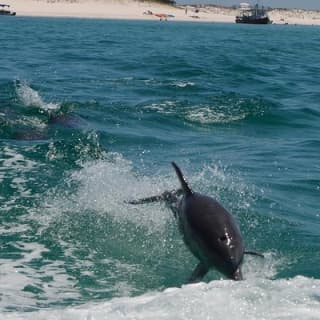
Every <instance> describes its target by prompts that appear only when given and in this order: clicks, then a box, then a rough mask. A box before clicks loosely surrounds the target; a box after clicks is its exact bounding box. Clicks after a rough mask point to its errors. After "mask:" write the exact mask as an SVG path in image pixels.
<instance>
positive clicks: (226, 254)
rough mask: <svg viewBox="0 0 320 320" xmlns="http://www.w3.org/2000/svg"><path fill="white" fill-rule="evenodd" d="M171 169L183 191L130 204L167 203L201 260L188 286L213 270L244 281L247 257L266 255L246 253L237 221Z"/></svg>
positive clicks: (186, 238) (170, 192)
mask: <svg viewBox="0 0 320 320" xmlns="http://www.w3.org/2000/svg"><path fill="white" fill-rule="evenodd" d="M172 165H173V167H174V169H175V172H176V174H177V177H178V179H179V181H180V184H181V189H178V190H175V191H166V192H164V193H163V194H161V195H158V196H153V197H149V198H144V199H140V200H133V201H129V203H130V204H141V203H151V202H156V201H165V202H166V203H167V204H168V205H169V207H170V209H171V210H172V211H173V212H174V215H175V218H176V219H177V221H178V226H179V230H180V232H181V234H182V237H183V240H184V242H185V244H186V246H187V247H188V248H189V250H190V251H191V252H192V254H193V255H194V256H195V257H196V258H197V259H198V260H199V263H198V265H197V266H196V268H195V269H194V271H193V273H192V274H191V277H190V278H189V281H188V282H189V283H193V282H198V281H201V280H202V278H203V277H204V276H205V275H206V274H207V272H208V271H209V270H210V269H211V268H215V269H217V270H218V271H219V272H221V273H222V274H223V275H225V276H226V277H227V278H229V279H233V280H243V276H242V271H241V265H242V262H243V257H244V254H251V255H256V256H260V257H263V255H262V254H260V253H257V252H255V251H246V250H245V248H244V243H243V239H242V236H241V233H240V229H239V227H238V225H237V223H236V221H235V219H234V217H233V216H232V215H231V214H230V213H229V212H228V211H227V210H226V209H225V208H224V207H223V206H222V205H221V204H220V203H219V202H218V201H217V200H215V199H214V198H212V197H209V196H206V195H202V194H200V193H197V192H194V191H193V190H192V189H191V188H190V186H189V185H188V183H187V181H186V179H185V177H184V176H183V174H182V172H181V170H180V168H179V167H178V166H177V165H176V164H175V163H174V162H172ZM181 195H182V198H181V199H179V196H181Z"/></svg>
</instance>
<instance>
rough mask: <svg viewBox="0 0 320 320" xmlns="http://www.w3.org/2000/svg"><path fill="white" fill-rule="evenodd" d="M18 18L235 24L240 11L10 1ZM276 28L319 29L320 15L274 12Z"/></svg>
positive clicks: (92, 0) (117, 2)
mask: <svg viewBox="0 0 320 320" xmlns="http://www.w3.org/2000/svg"><path fill="white" fill-rule="evenodd" d="M6 3H7V4H9V5H10V6H11V10H12V11H15V12H16V13H17V16H30V17H64V18H96V19H114V20H117V19H118V20H119V19H122V20H150V21H152V20H154V21H157V20H162V21H184V22H224V23H235V16H236V15H237V14H238V10H237V9H234V8H231V7H222V6H214V5H210V6H209V5H198V6H194V5H177V6H171V5H165V4H161V3H158V2H148V1H134V0H23V1H21V0H7V1H6ZM268 14H269V17H270V19H271V20H272V21H273V23H274V24H294V25H296V24H297V25H320V11H310V10H301V9H271V10H270V11H269V12H268Z"/></svg>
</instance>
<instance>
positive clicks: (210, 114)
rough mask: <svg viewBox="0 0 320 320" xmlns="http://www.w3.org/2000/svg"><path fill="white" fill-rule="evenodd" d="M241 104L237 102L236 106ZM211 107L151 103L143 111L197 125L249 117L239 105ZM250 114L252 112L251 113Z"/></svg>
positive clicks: (248, 113) (175, 102)
mask: <svg viewBox="0 0 320 320" xmlns="http://www.w3.org/2000/svg"><path fill="white" fill-rule="evenodd" d="M241 103H242V102H241V101H239V102H238V104H241ZM232 104H234V102H232V101H231V102H230V106H228V105H220V106H211V105H185V106H183V105H181V103H179V102H177V101H163V102H160V103H152V104H150V105H146V106H145V107H144V109H145V110H151V111H154V112H157V113H160V114H165V115H175V114H178V115H179V117H182V118H184V119H185V120H187V121H189V122H192V123H199V124H219V123H230V122H236V121H241V120H243V119H245V118H246V117H248V115H250V111H249V110H245V108H244V109H242V108H240V106H239V105H237V104H236V105H232ZM251 112H252V111H251Z"/></svg>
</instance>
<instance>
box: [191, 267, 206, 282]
mask: <svg viewBox="0 0 320 320" xmlns="http://www.w3.org/2000/svg"><path fill="white" fill-rule="evenodd" d="M208 271H209V268H208V266H206V265H205V264H204V263H202V262H200V263H198V264H197V266H196V268H195V269H194V270H193V272H192V274H191V277H190V278H189V280H188V283H195V282H199V281H201V280H202V278H203V277H204V276H205V275H206V274H207V272H208Z"/></svg>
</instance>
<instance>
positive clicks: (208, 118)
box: [186, 106, 247, 124]
mask: <svg viewBox="0 0 320 320" xmlns="http://www.w3.org/2000/svg"><path fill="white" fill-rule="evenodd" d="M225 111H226V110H225ZM246 116H247V114H246V113H244V112H239V113H238V114H236V113H235V114H229V113H227V112H224V111H223V110H216V109H214V108H211V107H209V106H203V107H201V106H200V107H199V108H192V109H190V110H188V111H187V113H186V118H187V119H188V120H190V121H192V122H198V123H202V124H214V123H229V122H234V121H240V120H243V119H245V118H246Z"/></svg>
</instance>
